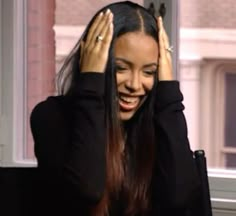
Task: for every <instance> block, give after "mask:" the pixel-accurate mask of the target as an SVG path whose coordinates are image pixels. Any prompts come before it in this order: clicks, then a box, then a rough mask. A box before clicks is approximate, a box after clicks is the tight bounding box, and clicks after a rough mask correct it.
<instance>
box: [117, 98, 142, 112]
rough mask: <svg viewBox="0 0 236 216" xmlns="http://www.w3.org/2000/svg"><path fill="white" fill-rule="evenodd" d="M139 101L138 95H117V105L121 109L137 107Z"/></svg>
mask: <svg viewBox="0 0 236 216" xmlns="http://www.w3.org/2000/svg"><path fill="white" fill-rule="evenodd" d="M139 102H140V97H139V96H128V95H123V94H120V95H119V105H120V108H121V110H123V111H132V110H134V109H135V108H137V107H138V105H139Z"/></svg>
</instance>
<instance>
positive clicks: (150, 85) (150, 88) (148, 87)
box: [144, 77, 155, 91]
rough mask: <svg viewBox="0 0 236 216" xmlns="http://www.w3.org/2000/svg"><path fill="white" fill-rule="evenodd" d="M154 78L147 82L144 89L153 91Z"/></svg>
mask: <svg viewBox="0 0 236 216" xmlns="http://www.w3.org/2000/svg"><path fill="white" fill-rule="evenodd" d="M154 79H155V78H154V77H153V78H149V79H147V80H145V82H144V87H145V89H146V90H147V91H151V90H152V88H153V86H154Z"/></svg>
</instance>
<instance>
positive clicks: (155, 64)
mask: <svg viewBox="0 0 236 216" xmlns="http://www.w3.org/2000/svg"><path fill="white" fill-rule="evenodd" d="M116 60H118V61H122V62H124V63H126V64H128V65H130V66H132V65H133V63H132V62H130V61H128V60H126V59H123V58H116ZM151 66H156V67H157V66H158V64H157V63H154V62H153V63H150V64H146V65H144V66H143V67H151Z"/></svg>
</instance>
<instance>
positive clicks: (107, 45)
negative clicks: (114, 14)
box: [102, 22, 114, 50]
mask: <svg viewBox="0 0 236 216" xmlns="http://www.w3.org/2000/svg"><path fill="white" fill-rule="evenodd" d="M113 29H114V25H113V22H110V23H109V24H108V29H107V32H106V35H105V38H104V43H102V46H103V48H104V49H105V50H108V49H109V48H110V45H111V41H112V37H113Z"/></svg>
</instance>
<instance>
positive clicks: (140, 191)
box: [58, 1, 158, 216]
mask: <svg viewBox="0 0 236 216" xmlns="http://www.w3.org/2000/svg"><path fill="white" fill-rule="evenodd" d="M108 8H109V9H110V10H111V12H112V13H113V15H114V18H113V24H114V32H113V39H112V42H111V46H110V50H109V57H108V61H107V65H106V69H105V86H104V88H105V95H104V101H105V108H106V119H105V120H106V124H107V125H106V128H107V130H108V131H107V153H106V156H107V186H106V191H105V193H104V197H103V199H102V200H101V202H100V203H99V204H98V205H97V206H96V207H95V208H94V209H93V211H92V215H99V216H105V215H107V213H108V211H109V207H110V205H111V197H114V196H116V195H117V194H120V196H121V197H122V199H123V200H124V202H125V203H127V204H125V207H124V208H125V210H124V214H125V215H136V214H139V215H145V214H146V213H147V212H148V210H149V209H150V208H151V206H150V196H151V194H150V185H151V178H152V171H153V164H154V150H155V143H156V141H155V136H154V128H153V124H152V121H153V118H152V117H153V99H154V95H155V89H156V84H157V79H155V80H156V81H155V84H154V87H153V89H152V91H151V92H150V93H149V96H148V98H147V100H146V101H145V103H144V104H143V105H142V107H141V108H140V109H139V110H138V111H137V113H136V114H135V116H134V117H132V119H131V120H129V121H128V122H126V123H125V125H124V124H123V123H121V121H120V119H119V115H118V113H119V106H118V102H117V97H118V95H117V85H116V71H115V60H114V54H113V45H114V41H115V39H116V38H118V37H120V36H121V35H124V34H126V33H129V32H140V31H141V32H144V33H145V34H147V35H149V36H151V37H152V38H153V39H154V40H156V42H157V43H158V29H157V22H156V18H155V17H154V16H153V15H152V14H150V13H149V12H148V10H147V9H145V8H144V7H142V6H140V5H138V4H135V3H132V2H130V1H124V2H117V3H113V4H110V5H107V6H105V7H104V8H102V9H101V10H99V11H98V12H97V13H96V14H95V15H94V17H93V18H92V20H91V21H90V22H89V24H88V26H87V28H86V29H85V31H84V33H83V35H82V37H81V39H80V40H79V41H78V42H77V44H76V45H75V47H74V48H73V50H72V51H71V53H70V54H69V56H68V57H67V59H66V60H65V63H64V65H63V66H62V68H61V70H60V71H59V74H58V90H59V93H60V94H64V95H70V94H73V93H74V92H75V90H76V87H77V86H78V82H79V77H80V76H79V75H80V65H79V62H80V41H81V40H84V41H86V37H87V34H88V31H89V29H90V27H91V25H92V24H93V22H94V20H95V18H96V17H97V16H98V14H99V13H100V12H102V11H103V12H105V11H106V10H107V9H108ZM124 133H125V134H126V135H125V136H126V139H124ZM124 143H125V150H124V151H123V149H124Z"/></svg>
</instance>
